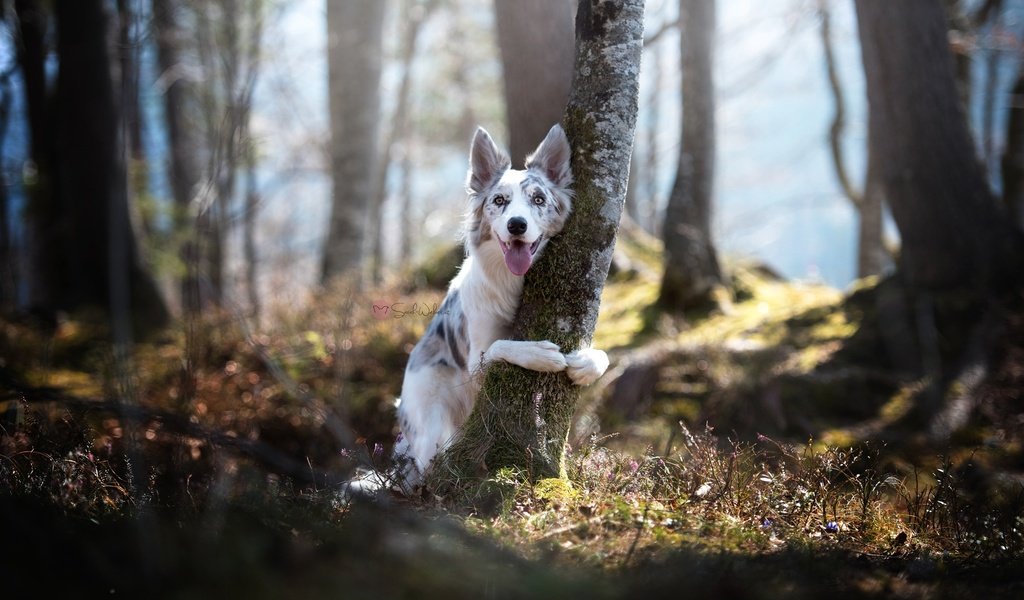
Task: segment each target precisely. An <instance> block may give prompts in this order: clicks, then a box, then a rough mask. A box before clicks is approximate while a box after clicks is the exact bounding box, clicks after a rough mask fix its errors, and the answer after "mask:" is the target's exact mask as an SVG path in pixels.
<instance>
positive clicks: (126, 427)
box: [0, 261, 1024, 598]
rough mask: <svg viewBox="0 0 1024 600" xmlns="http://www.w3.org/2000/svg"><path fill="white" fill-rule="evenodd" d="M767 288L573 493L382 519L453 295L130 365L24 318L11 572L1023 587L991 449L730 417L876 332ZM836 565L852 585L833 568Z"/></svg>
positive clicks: (1012, 524) (535, 591)
mask: <svg viewBox="0 0 1024 600" xmlns="http://www.w3.org/2000/svg"><path fill="white" fill-rule="evenodd" d="M645 268H646V267H645V265H644V264H643V263H642V262H641V261H637V264H636V265H635V266H634V267H633V272H627V271H623V272H622V273H621V274H620V275H619V276H617V278H616V279H614V280H613V281H612V282H611V283H610V284H609V287H610V289H609V296H608V298H610V299H611V302H610V303H609V304H608V305H607V307H606V308H605V309H604V310H603V315H602V318H603V319H613V320H617V319H619V318H620V317H621V318H622V319H623V321H622V322H623V323H625V325H623V326H622V327H620V328H618V329H613V330H612V331H610V333H609V334H608V337H607V338H606V340H607V341H608V342H609V344H611V345H620V346H622V348H620V350H623V349H626V348H628V347H629V346H630V345H634V344H638V343H644V342H643V340H644V339H646V338H645V337H644V336H645V335H649V334H650V332H649V331H647V332H646V333H645V330H644V327H647V326H649V325H650V322H649V321H645V319H646V318H647V317H646V316H644V315H643V314H640V313H641V312H642V308H643V307H642V306H639V305H640V304H643V303H644V300H642V298H644V297H646V296H645V295H646V294H649V292H650V291H651V289H653V288H651V287H650V286H649V285H647V284H648V283H650V282H649V281H646V279H645V275H644V274H643V273H644V269H645ZM756 283H757V282H751V281H747V282H746V283H744V285H747V286H748V287H749V286H754V285H755V284H756ZM761 288H763V289H759V290H753V289H751V290H748V292H747V293H746V295H745V297H744V298H742V299H740V298H738V299H737V302H736V304H735V306H734V307H733V310H734V311H735V312H734V313H733V314H732V315H731V316H730V315H728V314H720V315H718V314H716V315H712V316H710V317H709V318H707V319H706V320H705V321H703V322H702V323H700V324H688V325H684V326H683V328H682V329H680V330H678V331H676V330H672V329H671V327H675V326H676V325H677V324H670V329H669V335H668V337H669V338H671V340H672V341H673V342H674V343H677V344H680V345H681V347H683V348H684V350H683V352H684V354H681V355H679V356H680V357H685V358H679V359H678V361H677V362H676V363H675V364H671V365H669V366H668V367H667V368H668V370H667V371H664V372H663V373H662V383H666V384H674V385H675V387H673V388H672V389H671V390H668V391H665V390H664V389H663V390H662V391H661V392H660V393H661V394H662V396H661V398H660V401H661V404H654V405H653V406H649V407H648V409H649V410H648V411H647V413H646V414H645V415H643V418H644V419H647V420H648V421H651V422H655V421H656V422H657V425H656V426H651V427H649V428H648V429H646V430H644V433H643V434H642V435H640V434H637V433H636V431H634V432H633V433H632V434H631V435H630V436H629V440H628V442H624V441H623V440H622V439H620V437H617V436H616V435H604V436H601V435H591V436H589V437H584V438H583V440H582V441H579V442H576V443H575V444H574V447H571V448H570V449H569V453H568V470H569V478H568V479H566V480H562V479H542V480H539V481H536V480H532V478H531V477H530V474H528V473H520V472H515V471H511V470H503V471H499V472H498V473H495V474H493V475H491V476H490V477H488V478H486V479H484V480H483V481H481V482H477V483H476V484H475V485H476V488H475V490H474V492H473V493H472V494H470V495H469V497H470V501H469V502H459V503H455V502H454V501H453V499H452V498H445V497H437V496H434V495H431V494H429V493H426V494H423V495H422V496H419V497H397V496H395V497H388V498H385V499H383V500H382V502H381V503H379V504H376V505H371V506H366V505H363V504H361V503H359V502H349V501H347V500H346V499H345V498H344V497H342V496H341V494H339V490H340V483H341V482H342V481H343V480H344V479H345V478H346V477H348V476H349V475H350V474H351V472H352V470H353V468H355V467H356V466H362V467H364V468H374V469H378V470H382V471H383V470H386V469H387V468H388V459H387V457H388V455H389V453H390V444H391V443H392V441H393V439H394V435H395V433H396V432H395V431H394V418H393V412H392V411H393V400H394V398H395V396H396V395H397V393H398V386H399V385H400V383H401V378H400V377H398V376H397V375H396V374H398V373H401V370H402V368H403V366H404V363H405V361H406V358H407V355H408V352H409V351H410V350H411V347H412V345H413V344H414V343H415V341H416V339H418V337H419V336H420V335H421V334H422V332H423V330H424V329H425V327H426V325H427V324H428V323H429V316H430V314H431V309H432V307H433V306H434V304H436V302H437V301H439V300H440V298H441V295H442V292H441V291H439V290H431V291H423V290H419V291H410V290H406V289H400V288H398V287H390V288H381V289H377V290H374V291H373V292H372V293H370V294H362V295H360V294H354V293H351V292H349V291H346V290H333V291H332V292H331V293H330V294H325V295H324V296H323V297H319V298H316V299H313V300H312V301H311V302H310V303H309V304H308V306H307V307H306V308H304V309H298V308H295V307H284V308H281V309H280V310H278V311H277V312H276V313H275V314H274V316H273V318H272V319H271V320H270V324H268V325H265V326H264V328H263V329H262V330H260V331H253V330H250V328H249V325H248V323H247V320H246V319H244V318H241V317H239V316H238V315H234V314H231V313H223V314H216V315H207V316H204V317H202V318H201V319H199V320H197V321H194V322H191V323H183V324H181V325H180V326H179V327H178V329H176V330H171V331H168V332H167V334H166V336H165V339H163V340H160V341H157V342H149V343H146V344H140V345H138V346H137V347H136V349H135V352H134V354H132V356H131V360H130V364H125V362H124V359H123V358H119V355H118V354H117V353H115V352H113V351H112V350H111V349H110V347H109V345H104V344H102V343H97V342H96V340H97V339H100V338H102V332H98V331H97V330H96V329H95V328H94V327H90V326H87V325H85V324H83V323H80V322H77V321H75V320H73V319H68V320H65V321H62V322H60V323H58V324H57V325H56V327H55V328H53V329H49V330H47V329H40V328H38V327H32V326H29V325H27V324H25V323H23V322H19V321H4V322H2V323H0V351H2V352H0V515H2V519H3V521H0V525H3V527H4V528H6V529H11V530H13V531H16V532H21V533H19V534H18V535H19V536H20V537H19V538H18V539H21V540H28V541H24V542H21V543H20V544H9V545H7V546H6V547H5V549H4V550H3V551H2V552H0V564H2V565H4V566H3V567H2V568H3V569H9V570H10V571H9V572H8V574H10V573H15V572H17V573H18V575H19V576H18V577H16V578H15V579H14V580H15V584H16V585H15V587H14V589H15V591H23V592H30V593H31V592H38V591H39V589H38V588H39V587H46V588H49V587H51V586H49V585H45V586H44V585H42V584H41V583H39V582H41V581H45V580H46V579H45V577H44V576H43V575H44V571H45V568H46V566H47V565H48V564H50V562H51V561H50V559H51V558H52V554H53V553H54V552H56V553H58V554H60V553H64V554H69V553H70V556H71V559H72V560H78V561H79V562H78V563H76V564H78V566H77V567H74V568H75V569H78V570H76V571H74V573H75V576H74V577H69V578H68V581H71V582H73V581H76V579H75V578H76V577H78V578H80V579H81V580H84V581H88V582H89V586H86V587H85V588H83V589H86V590H87V591H89V592H91V593H96V591H97V590H100V589H103V591H104V593H106V592H107V589H105V588H104V586H106V587H107V588H110V589H114V588H115V587H117V588H118V589H119V590H122V591H137V592H144V591H153V590H154V589H156V590H158V591H160V592H164V595H167V594H166V593H167V592H169V591H170V592H173V594H170V595H181V596H187V597H193V596H195V595H197V594H198V593H199V591H200V590H205V593H207V594H209V595H218V594H219V593H229V592H234V593H238V592H239V591H240V590H241V589H242V588H244V589H245V590H246V591H253V593H255V595H261V594H262V595H267V596H275V595H277V596H280V595H282V594H292V595H294V594H296V593H299V591H301V594H300V595H303V596H318V595H324V596H327V595H331V596H332V597H333V596H336V595H337V591H338V589H344V590H345V591H346V592H347V594H346V595H347V597H376V596H375V595H374V591H380V590H384V591H383V592H382V595H383V596H412V595H416V596H422V595H430V594H431V593H446V594H447V595H449V596H454V597H479V596H488V595H490V596H499V597H502V596H506V597H531V596H547V597H562V596H569V595H579V594H586V595H588V596H589V597H598V598H599V597H625V596H628V595H630V594H633V593H638V590H639V591H643V590H648V591H651V593H655V592H659V593H661V592H663V593H671V592H672V591H673V590H675V589H676V587H675V586H677V585H678V582H679V581H680V579H681V578H688V581H689V584H690V587H691V589H692V590H694V593H696V594H697V595H698V596H699V595H702V594H703V595H704V596H706V597H726V596H737V595H739V596H745V597H772V596H771V593H770V592H771V591H772V590H773V589H786V590H790V591H793V590H796V591H797V592H801V593H802V594H803V595H805V596H806V597H816V596H818V595H820V594H821V593H826V592H830V591H834V590H837V589H838V590H843V591H846V592H849V593H852V594H854V595H856V594H860V595H863V596H876V595H887V594H889V593H892V592H893V591H894V590H896V591H899V592H900V594H901V595H909V596H915V595H916V596H922V595H924V596H927V595H929V594H931V593H933V592H935V591H936V590H938V589H940V588H942V589H949V590H952V591H953V592H951V593H955V592H960V591H962V589H963V588H960V587H956V586H957V585H973V584H976V583H979V582H978V581H975V580H974V579H973V577H974V575H973V574H974V573H976V572H978V569H982V568H985V569H994V571H986V573H988V574H989V575H990V576H991V578H990V579H989V580H986V581H987V582H988V584H990V587H989V588H986V589H988V591H992V590H993V589H996V588H998V589H999V590H1002V589H1003V587H1005V585H1009V587H1006V590H1008V591H1007V592H1006V593H1007V594H1008V595H1007V596H1006V597H1013V594H1014V590H1016V591H1020V589H1021V586H1022V585H1024V583H1022V581H1021V577H1020V575H1019V573H1020V572H1021V571H1020V569H1019V567H1020V565H1021V564H1022V561H1024V520H1022V516H1021V515H1022V513H1024V485H1022V483H1021V481H1020V480H1019V478H1016V479H1015V475H1014V472H1013V471H1012V470H1010V469H1007V470H1006V471H1000V472H998V473H995V472H994V469H993V465H994V464H996V463H994V462H993V461H991V460H990V459H988V458H987V457H986V449H985V448H984V447H981V448H978V447H967V448H964V447H955V446H950V448H949V449H948V451H947V452H943V453H941V456H939V457H936V455H935V454H934V453H933V454H931V455H930V456H925V457H922V454H921V453H908V452H905V451H904V449H895V448H892V447H890V446H888V445H886V444H884V443H882V442H880V441H879V442H871V443H868V442H864V441H862V440H858V439H855V438H853V437H851V438H850V439H846V440H840V439H839V438H838V436H836V435H832V436H830V437H829V438H828V439H825V440H822V439H817V440H816V439H808V438H807V437H804V438H794V437H792V436H790V437H785V436H781V435H776V433H775V432H769V433H770V436H765V435H756V436H750V435H747V436H744V435H743V434H742V433H739V434H737V433H735V432H734V431H733V430H730V429H727V428H729V427H730V425H729V423H730V421H729V419H728V416H729V415H731V414H736V415H738V416H737V417H736V419H735V420H734V421H732V422H733V423H739V422H742V421H741V419H742V418H743V417H744V415H743V413H744V412H746V413H751V412H752V410H751V408H750V406H751V405H750V404H744V403H743V402H744V400H746V399H749V398H751V397H753V396H754V395H755V393H756V392H758V391H759V390H760V387H764V386H765V385H766V384H767V383H773V382H775V381H778V379H775V380H770V379H769V377H777V376H779V374H780V373H781V374H782V375H785V376H790V375H793V374H800V375H805V374H811V375H813V376H815V377H817V380H816V381H817V382H818V384H819V385H820V386H821V387H824V386H826V385H835V384H834V383H830V381H831V380H828V379H827V378H825V377H824V376H823V375H822V374H821V373H819V372H817V370H818V369H819V365H820V364H821V363H822V362H823V361H825V360H826V359H827V358H828V357H829V356H831V353H832V352H833V349H834V347H836V346H837V345H840V344H841V343H842V342H843V341H844V340H846V339H847V338H849V336H850V335H851V334H852V331H853V330H854V329H855V325H856V324H855V323H854V322H853V321H852V320H851V319H850V318H848V316H847V315H846V314H845V313H842V312H841V311H835V310H830V308H829V306H830V303H832V304H834V303H835V302H836V301H837V297H836V296H835V294H833V293H831V292H826V291H821V290H818V291H817V292H815V293H814V294H810V295H808V294H806V293H804V292H805V291H806V290H801V289H798V288H796V287H787V286H786V285H785V284H783V283H781V282H769V283H768V284H767V285H766V286H761ZM630 290H632V291H630ZM772 303H775V304H772ZM627 304H628V305H630V306H626V305H627ZM776 304H778V305H779V306H788V307H789V308H788V309H787V310H784V311H783V310H781V309H780V310H776V309H775V308H774V307H775V305H776ZM414 305H415V307H416V308H413V306H414ZM378 306H387V307H388V309H389V311H390V312H389V313H388V314H384V315H381V313H380V311H379V310H376V311H375V307H378ZM396 307H397V308H396ZM779 348H781V350H780V349H779ZM623 351H625V350H623ZM669 356H670V357H672V356H674V355H671V354H670V355H669ZM671 369H676V370H677V371H679V373H676V372H675V371H672V370H671ZM665 373H668V377H666V376H665ZM673 373H676V375H678V376H677V377H676V375H673ZM672 377H676V378H675V379H672ZM841 383H842V382H841ZM759 386H760V387H759ZM1007 387H1009V384H1008V386H1007ZM808 389H809V388H807V387H803V388H799V387H794V388H793V390H795V392H794V393H796V394H800V393H805V394H806V393H807V390H808ZM736 390H739V392H737V391H736ZM801 390H802V391H801ZM727 392H728V393H729V394H731V395H728V396H727ZM763 396H766V395H765V394H761V395H760V396H758V397H763ZM844 397H845V396H844ZM665 398H670V399H671V401H665ZM657 401H659V400H658V399H656V402H657ZM797 402H798V403H797V404H789V405H786V407H787V409H786V410H785V411H784V412H786V414H787V415H797V416H799V417H800V418H802V419H804V420H805V421H807V422H811V421H812V420H815V419H817V420H821V421H823V422H825V421H827V420H828V419H829V418H830V415H831V416H832V417H833V418H834V415H833V413H832V412H830V411H832V409H833V408H834V406H833V405H832V404H828V403H820V402H818V401H817V399H816V398H811V397H802V398H798V400H797ZM673 403H678V404H673ZM694 405H696V408H695V406H694ZM716 406H717V407H718V409H717V412H715V411H709V410H708V407H712V408H715V407H716ZM794 406H798V407H799V408H800V410H795V409H793V407H794ZM815 407H817V408H815ZM769 408H771V407H770V406H769ZM726 409H728V410H726ZM757 410H760V411H762V412H764V410H765V409H764V408H763V407H761V408H758V409H757ZM815 411H817V412H815ZM681 413H686V414H687V415H689V418H687V419H684V420H683V421H682V422H679V421H680V414H681ZM709 415H711V416H716V415H717V416H718V417H720V418H721V419H722V420H721V421H714V420H713V419H709V418H707V417H708V416H709ZM747 416H748V417H749V415H747ZM666 421H668V422H669V423H671V425H670V427H669V428H668V429H667V430H666ZM707 421H712V422H715V423H718V426H719V429H718V430H717V431H716V430H715V429H712V428H711V427H710V426H707V425H706V422H707ZM755 422H756V419H755ZM632 424H633V423H623V426H624V428H626V427H630V426H632ZM760 424H761V425H763V424H764V420H763V419H761V422H760ZM777 429H778V430H780V431H781V430H783V428H777ZM666 431H667V432H668V434H667V435H666V433H665V432H666ZM719 431H730V433H729V434H726V435H722V434H719ZM820 431H826V432H827V431H828V430H827V429H821V430H820ZM621 437H626V436H621ZM1014 439H1016V438H1014ZM993 480H998V481H997V484H995V485H994V484H993V483H992V482H993ZM140 531H141V532H143V533H140ZM12 539H13V538H12ZM47 540H54V542H53V543H52V544H51V543H50V542H48V541H47ZM59 545H65V546H66V548H65V549H63V550H61V549H59V548H57V546H59ZM83 557H93V558H89V559H88V560H86V559H84V558H83ZM95 557H99V558H95ZM61 564H63V563H61ZM111 565H113V566H111ZM396 565H399V566H400V569H401V570H400V571H396V569H399V567H396ZM61 568H63V567H61ZM69 568H70V567H69ZM830 569H832V570H835V571H836V572H838V573H840V574H842V576H836V577H832V576H831V575H828V574H827V573H826V575H821V573H822V572H827V571H829V570H830ZM467 573H469V574H467ZM792 573H813V574H815V577H817V579H815V580H813V581H812V580H811V579H810V578H809V579H807V580H801V579H800V577H799V576H794V575H792ZM1015 573H1016V575H1014V574H1015ZM406 575H408V576H409V578H407V577H406ZM413 575H414V576H413ZM55 581H56V580H55ZM240 581H243V582H244V584H243V583H238V582H240ZM767 581H770V582H772V585H773V586H775V587H772V586H766V585H765V582H767ZM951 582H954V583H955V585H954V586H953V587H950V588H943V586H948V585H950V584H951ZM957 582H959V583H957ZM1007 582H1009V583H1007ZM981 583H983V584H984V583H986V582H981ZM115 584H116V585H115ZM357 584H358V585H357ZM1004 584H1005V585H1004ZM53 585H63V584H59V583H54V584H53ZM70 585H71V584H69V586H70ZM239 586H241V587H239ZM360 586H362V587H360ZM489 586H490V587H489ZM737 586H738V588H739V589H741V590H742V593H739V594H737V593H736V590H735V588H736V587H737ZM906 586H910V587H909V588H907V587H906ZM915 586H916V587H915ZM1000 586H1003V587H1000ZM1013 586H1017V587H1013ZM61 589H63V588H61ZM68 589H69V590H70V589H72V588H71V587H69V588H68ZM297 590H298V591H297ZM425 590H426V591H425ZM499 591H500V592H501V593H499ZM998 593H1002V592H998ZM998 593H996V595H998ZM87 595H89V594H87ZM200 595H201V594H200ZM798 595H799V594H798Z"/></svg>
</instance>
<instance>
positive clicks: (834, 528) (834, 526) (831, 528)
mask: <svg viewBox="0 0 1024 600" xmlns="http://www.w3.org/2000/svg"><path fill="white" fill-rule="evenodd" d="M825 532H826V533H839V523H836V522H835V521H829V522H828V523H825Z"/></svg>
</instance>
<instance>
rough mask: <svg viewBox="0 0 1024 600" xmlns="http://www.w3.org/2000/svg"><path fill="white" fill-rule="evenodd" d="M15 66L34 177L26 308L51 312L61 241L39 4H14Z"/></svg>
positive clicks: (19, 0)
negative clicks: (21, 80) (21, 83)
mask: <svg viewBox="0 0 1024 600" xmlns="http://www.w3.org/2000/svg"><path fill="white" fill-rule="evenodd" d="M14 10H15V13H16V14H17V18H18V64H19V67H20V68H21V73H22V77H23V78H24V90H25V107H26V110H27V112H28V131H29V158H30V160H31V165H32V167H33V169H32V170H31V171H30V172H31V173H32V175H33V176H32V177H30V178H28V180H27V182H26V195H27V197H28V206H27V210H26V215H27V221H28V224H29V226H28V228H27V229H28V244H27V251H28V254H29V262H30V263H31V264H32V269H31V270H30V272H29V273H28V274H27V276H28V282H27V283H28V288H29V304H31V305H32V306H34V307H35V308H37V309H40V310H43V311H46V312H52V311H54V310H56V309H57V308H58V307H57V296H58V294H59V288H60V287H61V285H62V284H61V278H62V276H63V275H62V268H61V264H62V260H63V259H62V256H63V254H64V252H63V241H62V239H61V237H60V235H59V231H58V215H59V212H58V210H57V203H56V195H57V177H56V158H55V156H54V149H55V147H54V143H53V142H54V140H53V137H52V135H51V131H50V130H51V127H52V123H53V119H54V114H53V102H52V98H51V96H50V94H49V92H48V90H47V85H46V59H47V50H46V41H45V40H46V35H47V29H48V27H47V24H48V16H47V13H46V11H45V10H43V7H42V6H41V5H40V3H39V0H16V1H15V3H14Z"/></svg>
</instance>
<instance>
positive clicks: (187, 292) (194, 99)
mask: <svg viewBox="0 0 1024 600" xmlns="http://www.w3.org/2000/svg"><path fill="white" fill-rule="evenodd" d="M183 11H184V7H183V2H182V1H181V0H153V35H154V40H155V44H156V58H157V67H158V69H159V76H158V78H157V81H158V82H159V84H160V87H161V88H162V89H163V109H164V123H163V124H164V128H165V131H166V134H167V145H168V153H167V171H168V175H167V178H168V180H169V181H170V185H171V196H172V206H171V210H170V213H171V215H172V219H171V222H172V224H173V225H172V230H173V231H174V232H175V234H174V235H173V236H172V238H173V239H174V243H176V244H177V243H179V242H178V239H179V237H180V249H179V250H178V252H177V253H176V254H177V255H178V257H179V259H180V261H181V263H182V265H184V268H183V269H182V270H181V276H180V278H179V281H178V287H179V293H180V303H181V308H182V310H183V311H184V312H185V314H194V313H196V312H198V310H199V308H200V302H199V279H198V269H197V268H196V265H197V264H198V256H197V254H196V253H197V252H198V246H197V244H196V240H195V236H194V234H192V233H191V232H190V231H191V229H192V224H193V222H192V218H191V215H192V212H193V211H192V203H193V200H195V199H196V197H197V195H198V192H199V184H200V167H199V162H198V161H199V158H200V140H199V136H198V129H199V126H200V123H199V98H198V92H197V90H196V85H195V82H194V81H193V76H191V75H190V74H189V69H188V67H187V66H186V65H185V63H184V58H183V55H184V52H185V49H186V40H187V39H189V34H188V33H187V30H186V29H185V28H184V27H183V26H182V18H183V15H182V13H183Z"/></svg>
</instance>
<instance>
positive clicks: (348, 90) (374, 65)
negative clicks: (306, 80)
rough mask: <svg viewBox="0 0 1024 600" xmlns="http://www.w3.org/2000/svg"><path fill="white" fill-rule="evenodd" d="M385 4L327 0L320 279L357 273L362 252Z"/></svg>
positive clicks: (377, 121)
mask: <svg viewBox="0 0 1024 600" xmlns="http://www.w3.org/2000/svg"><path fill="white" fill-rule="evenodd" d="M385 4H386V3H385V2H383V1H381V0H351V1H348V0H346V1H344V2H343V1H340V0H332V1H329V2H328V3H327V32H328V33H327V35H328V40H327V44H328V51H327V52H328V54H327V56H328V86H327V89H328V93H329V95H330V98H329V103H328V104H329V111H330V118H331V146H330V148H331V177H332V183H333V191H332V200H331V219H330V225H329V229H328V231H327V240H326V242H325V243H324V251H323V262H322V268H321V282H322V283H327V282H328V281H329V280H330V279H332V278H334V277H336V276H338V275H341V274H343V273H359V272H360V271H361V269H362V266H363V258H364V256H365V255H366V250H365V248H364V243H365V241H366V239H365V238H366V231H367V227H368V225H369V210H370V205H371V202H372V199H373V196H374V193H375V191H374V190H373V182H374V177H375V171H374V169H376V167H377V157H378V150H377V148H378V143H377V130H378V127H379V124H380V76H381V49H382V40H383V26H384V7H385ZM360 278H361V276H360Z"/></svg>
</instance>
